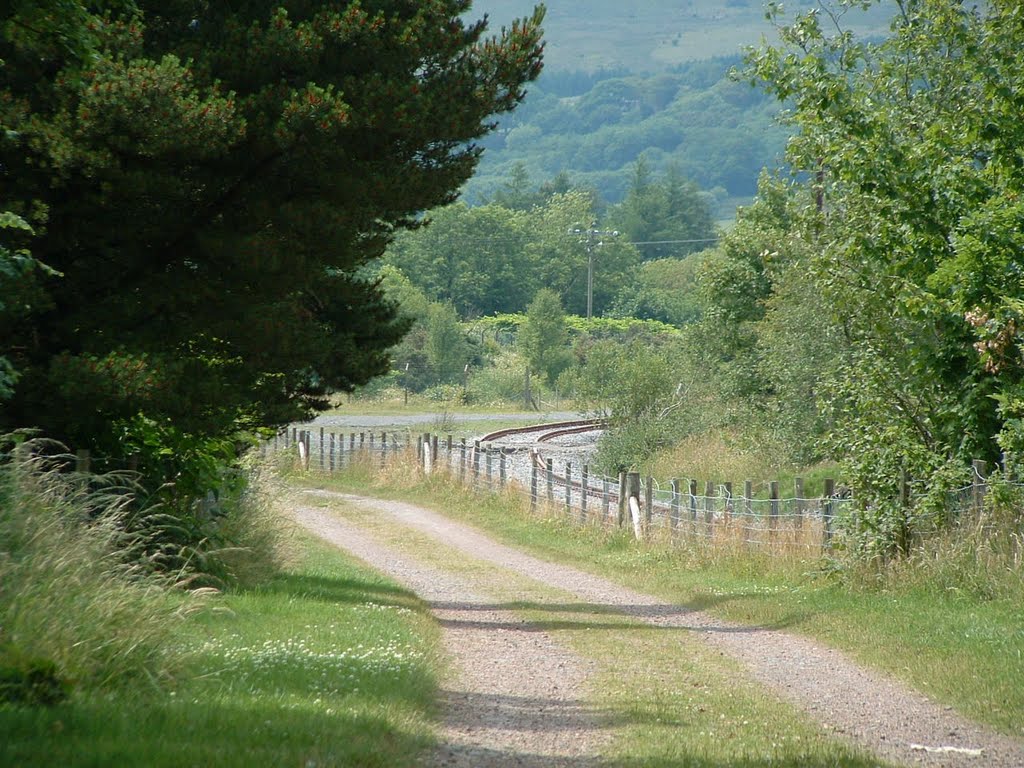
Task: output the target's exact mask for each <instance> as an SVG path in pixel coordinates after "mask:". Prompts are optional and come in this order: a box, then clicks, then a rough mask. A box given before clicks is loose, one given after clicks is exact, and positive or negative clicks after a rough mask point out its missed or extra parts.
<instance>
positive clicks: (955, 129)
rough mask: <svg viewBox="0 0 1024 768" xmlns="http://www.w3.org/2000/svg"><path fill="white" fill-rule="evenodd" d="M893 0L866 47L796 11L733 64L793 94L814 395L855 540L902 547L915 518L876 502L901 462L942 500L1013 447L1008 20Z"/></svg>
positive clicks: (1012, 49)
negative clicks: (850, 490)
mask: <svg viewBox="0 0 1024 768" xmlns="http://www.w3.org/2000/svg"><path fill="white" fill-rule="evenodd" d="M897 8H898V10H899V13H898V14H897V15H896V17H895V19H894V21H893V28H892V35H891V36H890V37H889V38H888V39H886V40H884V41H881V42H877V43H867V42H862V41H858V40H857V39H855V38H854V37H853V36H852V35H851V34H849V33H848V32H844V31H842V30H839V31H835V30H834V29H833V27H832V26H831V24H829V25H826V22H825V17H823V16H822V15H821V14H805V15H802V16H799V17H797V18H796V19H795V20H794V21H793V22H792V23H789V24H781V25H780V33H781V39H782V41H783V43H782V45H780V46H774V47H766V48H762V49H761V50H759V51H757V52H754V53H753V54H752V55H751V57H750V73H751V74H752V75H753V76H754V77H755V78H756V79H759V80H760V81H761V82H763V83H765V84H766V85H767V87H768V89H769V90H770V91H771V92H773V93H774V94H775V95H777V96H778V97H779V98H781V99H784V100H787V101H788V102H789V103H791V104H792V105H793V109H792V113H791V115H792V120H793V122H794V124H795V126H796V127H797V128H798V129H799V130H798V132H797V133H796V135H795V136H794V138H793V139H792V141H791V142H790V146H789V149H788V158H789V161H790V163H791V165H792V166H793V168H794V169H795V170H796V171H798V172H802V173H804V174H806V178H807V179H808V180H809V181H808V183H807V185H806V186H807V187H809V188H810V190H811V191H812V193H813V194H815V195H816V197H817V200H818V203H817V205H816V206H815V208H820V209H821V214H822V215H821V216H818V217H817V221H814V220H813V218H812V219H809V220H808V221H805V222H804V223H803V224H802V225H801V226H800V230H801V231H802V236H803V237H804V238H805V239H806V240H807V241H808V242H811V241H816V242H815V248H814V254H815V255H814V256H813V257H809V258H807V259H806V261H805V264H806V266H807V268H808V269H809V270H810V272H811V273H812V274H813V276H814V279H815V285H816V290H817V291H819V292H820V296H821V299H822V306H823V307H826V308H828V311H829V312H830V314H831V319H832V321H833V322H834V324H835V326H836V327H837V328H840V329H841V330H842V335H843V337H844V338H845V339H847V340H848V344H849V351H848V353H846V354H845V355H843V357H842V358H841V359H840V360H839V361H837V362H838V365H836V366H834V367H833V370H834V371H835V376H834V377H832V380H831V381H830V382H828V388H827V391H826V392H824V393H823V394H824V395H825V396H826V397H825V399H826V405H827V411H826V413H827V415H828V416H829V417H830V418H831V419H832V420H833V422H834V424H835V429H834V431H833V433H832V434H833V441H832V442H833V447H834V450H835V451H836V452H838V453H839V454H840V455H842V456H844V457H845V458H846V459H847V462H848V468H849V472H850V477H851V479H852V481H853V482H854V483H855V484H856V486H857V489H858V491H859V492H860V493H861V495H862V496H863V497H864V498H865V500H866V501H868V502H870V503H871V504H872V505H873V507H872V508H873V509H874V510H875V514H873V515H866V516H865V517H864V520H865V521H866V522H865V526H867V527H870V528H871V533H872V541H874V542H877V543H879V545H880V546H881V547H883V548H884V547H890V548H891V547H895V548H896V549H897V550H904V551H905V549H906V547H907V545H908V542H909V540H910V539H909V536H910V532H912V531H913V529H914V526H915V525H917V524H918V523H919V522H921V523H923V522H926V521H920V520H913V519H907V518H906V516H905V515H906V513H905V512H904V511H902V510H900V509H898V508H897V507H896V505H895V503H894V501H893V500H894V499H895V498H896V496H897V491H898V488H897V478H898V477H899V475H900V470H901V469H906V470H908V471H910V473H911V474H912V475H914V476H916V477H921V478H927V479H928V481H930V482H929V483H928V485H929V487H930V488H931V490H932V491H933V492H934V493H935V494H936V496H941V493H942V491H943V489H944V488H945V486H946V485H947V484H948V483H950V482H960V481H961V480H962V474H960V473H959V470H958V469H957V468H958V467H964V466H965V465H966V463H967V461H968V460H969V459H970V458H972V457H981V458H987V459H990V460H994V459H996V458H997V457H998V453H999V450H1000V448H1001V447H1003V446H1014V447H1015V448H1016V447H1019V446H1020V445H1021V443H1020V441H1019V440H1018V439H1017V436H1016V435H1017V434H1018V432H1019V419H1018V414H1019V410H1018V408H1019V403H1020V402H1021V400H1020V392H1021V391H1022V381H1024V376H1022V374H1024V367H1022V366H1021V364H1020V360H1021V341H1022V339H1021V337H1020V333H1019V332H1018V328H1019V327H1020V326H1019V323H1018V317H1019V315H1018V314H1017V312H1018V307H1019V306H1020V297H1021V295H1022V293H1024V283H1022V280H1021V277H1020V269H1019V254H1020V247H1021V243H1020V235H1019V232H1020V225H1021V222H1022V221H1024V219H1022V217H1021V215H1020V204H1019V202H1018V200H1019V197H1020V195H1021V192H1022V191H1024V190H1022V186H1024V173H1022V171H1021V164H1020V161H1019V149H1018V148H1019V146H1020V143H1021V141H1022V140H1024V134H1022V131H1024V128H1022V125H1021V122H1020V120H1019V109H1018V105H1019V103H1020V100H1021V98H1022V93H1024V63H1022V61H1021V58H1020V55H1019V51H1020V47H1021V44H1022V43H1024V20H1022V19H1021V18H1020V14H1019V8H1018V7H1017V5H1016V4H1014V3H1005V2H995V3H989V4H985V5H983V6H977V7H972V6H967V5H964V4H959V3H946V2H939V1H938V0H920V2H902V1H901V2H898V3H897ZM879 478H883V479H881V480H880V479H879Z"/></svg>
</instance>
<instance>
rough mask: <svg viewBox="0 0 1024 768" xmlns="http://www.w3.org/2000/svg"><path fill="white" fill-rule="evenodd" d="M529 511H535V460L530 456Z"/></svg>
mask: <svg viewBox="0 0 1024 768" xmlns="http://www.w3.org/2000/svg"><path fill="white" fill-rule="evenodd" d="M531 453H532V449H531ZM530 511H531V512H536V511H537V462H535V461H533V460H532V456H531V461H530Z"/></svg>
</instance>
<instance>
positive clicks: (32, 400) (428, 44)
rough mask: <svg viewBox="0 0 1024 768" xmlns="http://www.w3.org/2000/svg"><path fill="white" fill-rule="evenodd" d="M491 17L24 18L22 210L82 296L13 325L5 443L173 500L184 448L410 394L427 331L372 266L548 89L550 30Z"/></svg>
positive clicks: (9, 61) (106, 14) (168, 9)
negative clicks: (531, 94) (493, 135)
mask: <svg viewBox="0 0 1024 768" xmlns="http://www.w3.org/2000/svg"><path fill="white" fill-rule="evenodd" d="M468 6H469V3H468V2H466V1H465V0H448V1H440V2H430V3H407V2H399V1H398V0H382V1H381V2H373V3H365V4H360V3H358V2H298V1H295V2H291V1H288V0H284V1H282V2H280V3H273V4H265V3H232V4H225V3H208V4H198V5H197V4H191V3H166V2H159V3H158V2H152V1H151V0H137V1H136V2H134V3H131V2H127V1H126V2H122V3H105V4H102V8H103V10H102V11H97V10H96V8H97V6H96V5H93V4H87V3H84V2H75V1H74V0H51V2H49V3H43V4H39V3H34V2H17V3H15V4H13V5H11V4H8V5H6V6H4V10H3V11H2V12H0V30H2V37H0V59H3V61H4V62H5V66H4V67H3V69H2V70H0V124H2V125H3V128H4V131H3V133H2V135H0V168H2V169H3V170H2V173H3V174H4V183H5V187H6V188H11V189H15V190H17V194H18V198H17V199H16V200H14V201H12V202H5V207H9V208H11V210H12V211H13V212H14V213H15V214H18V215H20V216H22V217H23V218H24V219H25V220H27V221H29V222H30V223H32V224H34V225H35V224H36V223H37V219H34V218H32V215H33V211H35V212H39V216H38V217H37V218H38V221H40V222H44V223H45V226H36V230H37V236H36V238H35V240H34V241H33V244H32V250H33V253H34V254H35V255H36V256H37V258H38V259H39V260H40V261H42V262H43V263H46V264H48V265H50V266H51V267H53V269H54V270H56V271H59V273H61V275H62V277H59V278H58V277H56V276H55V275H41V274H40V275H38V281H37V282H38V288H39V291H40V294H41V297H42V298H41V300H39V301H36V302H33V304H32V311H31V313H30V314H29V315H27V316H23V317H22V316H13V317H12V316H10V315H5V317H4V319H3V323H4V327H3V329H2V330H3V333H2V334H0V356H2V357H5V358H7V359H8V360H9V361H10V363H11V364H13V366H14V367H15V368H16V369H17V370H18V371H19V372H20V378H19V379H18V381H17V382H16V384H15V386H14V391H13V394H12V396H11V398H10V399H9V400H8V401H7V402H6V403H5V404H4V405H3V408H2V411H0V429H9V428H11V427H14V426H37V427H41V428H43V429H44V430H45V431H46V432H47V433H48V434H49V435H51V436H53V437H56V438H59V439H62V440H65V441H67V442H69V443H70V444H71V445H73V446H82V447H89V448H92V449H94V450H95V451H97V452H101V453H105V454H107V455H110V456H115V457H116V456H118V455H123V453H124V452H125V451H127V450H132V451H134V450H141V451H143V460H142V465H141V466H142V468H143V469H144V470H145V471H147V472H149V473H150V474H151V475H152V476H153V479H154V482H155V484H157V485H160V484H162V482H163V479H164V478H165V477H168V476H171V475H175V474H177V473H178V472H179V469H180V467H177V468H176V467H174V466H168V463H167V460H166V456H167V455H168V454H167V452H166V451H165V448H166V445H161V444H160V443H161V440H162V439H163V438H161V437H160V436H161V435H164V436H168V435H173V436H174V438H173V439H174V440H176V441H185V442H187V441H188V440H189V439H194V440H196V441H202V440H223V439H225V438H227V437H229V436H232V435H234V434H236V433H237V432H238V430H239V429H242V428H253V427H257V426H268V425H277V424H282V423H285V422H288V421H290V420H292V419H296V418H301V417H305V416H308V415H309V414H310V412H311V411H313V410H315V409H317V408H322V407H324V405H325V404H326V396H327V394H328V393H329V392H330V391H332V390H347V389H351V388H352V387H354V386H355V385H357V384H360V383H362V382H365V381H367V380H368V379H369V378H370V377H372V376H374V375H376V374H379V373H382V372H383V371H385V370H387V368H388V355H387V349H388V348H389V347H390V346H392V345H393V344H394V343H395V342H397V341H398V340H399V339H400V338H401V336H402V334H403V333H404V331H405V330H406V328H407V322H405V321H402V320H400V319H399V318H398V317H397V315H396V312H395V309H394V307H393V306H392V305H391V304H390V303H389V302H387V301H386V300H385V299H384V297H383V295H382V292H381V290H380V288H379V286H378V285H377V284H376V282H374V280H373V279H370V278H368V277H366V276H365V274H364V272H363V271H362V270H361V267H362V265H364V264H366V263H368V262H369V261H371V260H373V259H375V258H377V257H378V256H379V255H380V254H381V253H382V252H383V250H384V247H385V245H386V244H387V243H388V241H389V240H390V239H391V238H392V237H393V236H394V234H395V232H397V231H398V230H400V229H402V228H403V227H407V226H411V225H414V223H415V217H416V216H417V215H418V214H419V213H420V212H421V211H423V210H424V209H428V208H431V207H434V206H436V205H439V204H443V203H447V202H450V201H451V200H452V199H453V197H454V195H455V194H456V191H457V189H458V188H459V186H460V185H461V184H462V183H463V182H464V181H465V180H466V179H467V178H468V177H469V176H470V174H471V173H472V171H473V168H474V167H475V165H476V162H477V160H478V157H479V149H478V148H477V147H476V146H475V145H474V144H473V142H474V141H475V140H477V139H479V138H480V137H482V136H483V135H484V134H486V133H487V132H488V130H489V129H490V127H491V126H492V123H491V120H492V116H493V115H495V114H497V113H502V112H507V111H509V110H511V109H513V108H514V107H515V106H516V104H517V103H518V102H519V101H520V100H521V99H522V97H523V86H524V84H525V83H526V82H527V81H528V80H530V79H532V78H534V77H536V75H537V74H538V72H539V69H540V60H541V46H540V43H539V39H540V29H539V23H540V21H541V18H542V13H543V9H542V8H541V9H538V10H537V11H536V12H535V13H534V15H533V17H532V18H531V19H528V20H524V21H519V22H516V23H514V24H513V25H512V26H511V27H510V28H508V29H507V30H505V31H503V32H502V34H500V35H499V36H498V37H496V38H488V37H486V27H485V24H484V23H482V22H479V23H467V22H465V21H463V20H462V14H463V13H464V12H465V11H466V10H467V9H468ZM65 11H66V12H67V14H70V15H66V14H65ZM40 19H44V20H47V21H53V20H54V19H57V20H58V21H57V22H54V23H52V24H51V23H48V24H46V25H42V26H40V25H38V24H37V22H38V21H39V20H40ZM65 21H68V23H69V24H70V23H71V22H72V21H74V25H73V27H71V29H72V31H71V32H68V26H67V25H66V24H65ZM82 30H84V32H82ZM79 33H82V39H87V41H88V43H89V46H90V47H89V55H83V54H82V46H81V45H80V44H79ZM147 425H148V426H147ZM151 438H152V439H151ZM167 439H171V438H169V437H168V438H167ZM171 464H173V462H171Z"/></svg>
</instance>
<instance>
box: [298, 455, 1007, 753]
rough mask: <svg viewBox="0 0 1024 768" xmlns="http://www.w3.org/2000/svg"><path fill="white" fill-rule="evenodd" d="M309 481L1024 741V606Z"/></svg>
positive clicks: (501, 507)
mask: <svg viewBox="0 0 1024 768" xmlns="http://www.w3.org/2000/svg"><path fill="white" fill-rule="evenodd" d="M306 482H310V483H313V484H316V485H324V486H331V487H337V488H340V489H344V490H349V491H355V492H363V493H369V494H372V495H377V496H384V497H388V498H395V499H402V500H408V501H413V502H415V503H419V504H424V505H427V506H430V507H432V508H435V509H439V510H443V511H444V512H445V513H446V514H449V515H451V516H453V517H455V518H457V519H461V520H464V521H466V522H470V523H472V524H474V525H478V526H480V527H483V528H486V529H487V530H489V531H491V532H492V533H493V534H495V535H496V536H497V537H498V538H499V539H501V540H503V541H506V542H509V543H512V544H515V545H516V546H519V547H522V548H525V549H527V550H529V551H531V552H533V553H535V554H538V555H541V556H544V557H546V558H549V559H552V560H556V561H559V562H565V563H571V564H573V565H576V566H578V567H581V568H584V569H586V570H589V571H591V572H593V573H597V574H599V575H601V576H604V577H606V578H609V579H611V580H614V581H617V582H619V583H622V584H625V585H628V586H630V587H632V588H635V589H638V590H641V591H644V592H647V593H649V594H653V595H657V596H659V597H661V598H663V599H666V600H671V601H673V602H675V603H677V604H680V605H686V606H689V607H694V608H698V609H701V610H705V611H708V612H710V613H712V614H714V615H717V616H720V617H722V618H724V619H727V620H729V621H734V622H740V623H745V624H754V625H771V626H775V627H779V628H784V629H787V630H788V631H792V632H796V633H800V634H804V635H807V636H810V637H813V638H815V639H817V640H819V641H822V642H824V643H826V644H828V645H831V646H833V647H836V648H840V649H842V650H843V651H845V652H847V653H848V654H849V655H850V656H851V657H852V658H854V659H856V660H858V661H859V662H861V663H863V664H866V665H868V666H871V667H874V668H877V669H879V670H882V671H884V672H887V673H889V674H892V675H894V676H895V677H897V678H899V679H902V680H903V681H905V682H907V683H909V684H910V685H912V686H913V687H915V688H917V689H918V690H921V691H923V692H924V693H926V694H927V695H929V696H930V697H932V698H933V699H935V700H937V701H939V702H941V703H944V704H947V705H950V706H952V707H954V708H955V709H957V710H958V711H960V712H961V713H963V714H964V715H966V716H968V717H971V718H972V719H975V720H977V721H979V722H983V723H987V724H989V725H991V726H993V727H994V728H996V729H998V730H1000V731H1002V732H1004V733H1008V734H1012V735H1016V736H1018V737H1020V736H1022V735H1024V726H1022V724H1021V720H1020V713H1021V712H1024V600H1022V599H1021V596H1019V595H1018V596H1014V595H1003V596H1001V597H999V598H996V599H981V598H978V597H977V596H974V595H972V594H971V593H968V592H962V591H957V590H955V589H950V588H949V587H948V585H941V584H936V583H931V582H928V581H927V580H922V579H909V578H908V579H906V580H905V581H901V580H899V579H892V578H886V579H878V580H877V581H872V580H871V579H870V578H862V579H860V580H858V581H855V582H840V581H838V580H836V579H834V578H831V577H830V576H829V574H828V572H827V570H824V569H823V568H822V563H819V562H808V561H806V560H799V559H793V560H786V559H781V558H772V557H766V556H762V555H759V554H758V553H757V552H751V551H748V550H739V551H736V550H732V551H725V552H721V551H716V550H713V549H707V548H690V547H685V546H668V545H667V544H666V543H665V542H650V543H640V542H636V541H634V540H632V539H631V537H630V536H629V535H628V534H626V533H624V532H621V531H613V532H607V531H601V530H598V529H596V528H593V527H578V526H575V525H572V524H570V523H568V522H565V521H564V520H562V519H561V518H560V517H559V516H557V515H555V516H552V517H547V516H531V515H530V514H529V513H528V512H525V511H524V509H523V505H522V504H521V503H520V500H519V499H517V498H512V497H506V496H501V495H483V494H481V495H475V494H472V493H469V492H467V491H466V490H465V489H463V488H462V487H461V486H459V485H458V484H457V483H453V482H451V481H449V480H447V479H445V478H444V477H442V476H434V477H432V478H430V479H423V478H420V477H418V476H417V475H416V474H415V472H414V471H410V472H406V473H402V472H401V471H397V470H396V471H389V472H387V473H385V474H384V475H382V476H381V477H379V478H378V477H377V476H376V475H375V473H373V472H371V471H369V469H368V468H362V469H359V470H355V471H350V472H348V473H345V474H344V475H336V476H332V477H331V478H322V477H313V476H310V477H309V478H308V479H307V480H306Z"/></svg>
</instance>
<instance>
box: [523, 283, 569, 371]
mask: <svg viewBox="0 0 1024 768" xmlns="http://www.w3.org/2000/svg"><path fill="white" fill-rule="evenodd" d="M518 344H519V350H520V352H521V353H522V354H523V356H524V357H525V358H526V360H527V362H528V363H529V365H530V370H532V371H533V372H534V373H537V374H542V375H543V376H545V377H546V379H547V382H548V384H552V385H553V384H554V383H555V381H556V379H557V378H558V375H559V374H560V373H561V372H562V371H563V370H565V369H566V367H568V365H569V363H570V362H571V361H572V360H571V356H570V353H569V334H568V331H567V330H566V327H565V314H564V312H563V310H562V302H561V300H560V299H559V298H558V294H557V293H555V292H554V291H553V290H551V289H550V288H541V289H540V290H539V291H537V295H536V296H535V297H534V299H533V301H532V302H530V306H529V307H528V308H527V310H526V322H524V323H523V325H522V327H521V328H520V329H519V340H518Z"/></svg>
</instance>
